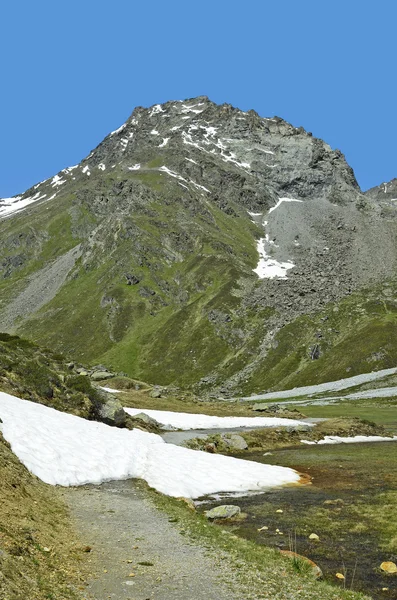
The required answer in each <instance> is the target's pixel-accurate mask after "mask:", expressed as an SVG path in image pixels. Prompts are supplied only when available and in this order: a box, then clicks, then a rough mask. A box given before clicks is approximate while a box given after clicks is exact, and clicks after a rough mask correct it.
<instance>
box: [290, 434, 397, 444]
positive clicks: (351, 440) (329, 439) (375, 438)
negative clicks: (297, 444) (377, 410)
mask: <svg viewBox="0 0 397 600" xmlns="http://www.w3.org/2000/svg"><path fill="white" fill-rule="evenodd" d="M301 442H302V444H310V445H320V446H321V445H323V444H360V443H361V444H362V443H363V442H397V435H394V436H392V437H382V436H380V435H355V436H354V437H340V436H338V435H326V436H325V437H324V438H323V439H322V440H318V441H317V442H313V441H310V440H301Z"/></svg>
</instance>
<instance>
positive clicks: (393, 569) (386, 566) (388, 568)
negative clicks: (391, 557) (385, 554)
mask: <svg viewBox="0 0 397 600" xmlns="http://www.w3.org/2000/svg"><path fill="white" fill-rule="evenodd" d="M380 568H381V569H382V571H383V572H384V573H390V574H394V573H397V565H396V563H394V562H391V561H386V562H383V563H382V564H381V566H380Z"/></svg>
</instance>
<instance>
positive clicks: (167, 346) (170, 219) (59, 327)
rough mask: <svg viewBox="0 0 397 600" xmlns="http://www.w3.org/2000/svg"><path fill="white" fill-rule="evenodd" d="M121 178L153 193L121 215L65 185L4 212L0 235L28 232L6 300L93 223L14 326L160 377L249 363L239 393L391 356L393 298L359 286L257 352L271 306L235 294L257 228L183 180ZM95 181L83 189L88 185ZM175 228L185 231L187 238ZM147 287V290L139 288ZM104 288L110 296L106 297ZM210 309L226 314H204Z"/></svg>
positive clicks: (0, 288) (383, 363)
mask: <svg viewBox="0 0 397 600" xmlns="http://www.w3.org/2000/svg"><path fill="white" fill-rule="evenodd" d="M106 177H107V179H106V180H104V181H102V182H101V184H100V185H101V190H102V189H103V190H105V189H109V186H110V187H111V186H112V185H113V184H114V182H116V181H117V178H118V177H119V174H118V173H116V172H114V173H111V174H109V175H106ZM123 177H124V178H126V177H127V182H130V183H131V185H140V186H141V187H142V186H143V187H144V188H146V189H147V190H150V194H151V195H150V197H149V198H150V199H149V200H148V201H147V203H143V204H141V205H138V207H137V209H136V211H135V212H134V214H133V216H131V215H130V214H121V215H120V216H118V215H117V211H114V212H112V211H110V215H109V211H108V212H107V213H106V212H104V213H103V214H102V215H100V214H99V216H98V214H96V215H94V213H93V211H92V210H91V208H90V203H89V202H85V201H81V200H79V201H76V192H75V190H73V188H70V189H69V191H68V193H67V194H65V195H64V196H62V195H60V197H59V198H58V199H57V201H56V202H52V203H48V204H43V205H41V206H37V207H36V208H35V209H32V210H31V211H30V212H29V224H27V222H26V215H24V213H21V214H20V215H16V216H15V217H13V218H12V219H9V220H6V221H4V222H2V229H3V234H2V238H3V239H4V240H7V239H12V240H14V239H15V238H16V237H18V236H19V234H20V233H22V234H23V235H24V236H25V237H29V236H30V237H32V236H33V238H34V243H32V241H30V246H27V245H26V244H25V245H24V241H23V240H22V241H21V245H22V246H21V251H23V252H25V253H26V254H27V255H28V256H29V259H28V260H27V262H26V263H25V264H24V265H23V266H22V267H21V268H19V269H17V270H15V271H14V273H13V274H12V275H11V276H10V277H7V278H6V279H3V280H2V281H1V282H0V295H1V298H2V303H3V305H5V304H6V303H7V302H8V301H9V300H10V299H11V298H12V297H15V295H16V294H17V293H18V291H20V290H21V289H23V288H24V287H25V285H26V277H29V276H30V275H33V274H34V273H35V272H36V271H37V269H39V268H40V267H42V266H44V265H45V264H46V263H48V261H51V260H53V259H55V258H57V257H59V256H61V255H62V254H64V253H65V252H66V251H67V250H69V249H70V248H72V247H74V246H76V245H77V244H78V243H80V242H83V244H87V239H88V237H89V233H90V232H91V231H92V230H93V229H94V228H96V227H99V229H98V231H97V233H96V234H95V236H94V240H93V241H91V243H92V245H91V249H90V253H89V258H88V257H86V259H85V261H84V262H82V261H81V260H80V261H78V263H77V265H76V267H75V269H74V271H73V273H72V276H71V277H70V278H69V280H68V281H67V282H66V283H65V285H64V286H63V288H62V290H61V291H60V292H59V293H58V295H57V296H56V297H55V298H54V299H53V300H52V301H51V302H50V303H49V304H48V305H46V306H45V307H44V308H43V309H41V310H40V311H39V312H38V313H37V314H36V315H33V316H32V317H31V319H30V320H28V321H27V322H25V323H24V324H22V325H21V327H20V331H21V333H22V334H23V335H24V336H26V337H29V338H31V339H34V340H36V341H38V342H40V343H41V344H45V345H47V346H50V347H52V348H56V349H58V350H59V351H61V352H64V353H65V354H68V355H70V356H74V357H75V358H79V359H80V360H82V361H83V362H85V363H91V364H94V363H98V362H103V363H105V364H107V365H108V366H112V367H113V368H115V369H116V370H123V371H125V372H126V373H127V374H128V375H129V376H131V377H134V378H137V379H142V380H145V381H150V382H151V383H158V384H163V385H166V384H170V383H175V384H177V385H179V386H182V387H188V386H190V385H192V384H194V383H196V382H197V381H198V380H200V379H201V378H202V377H205V376H207V375H209V374H210V373H211V372H213V371H214V369H215V370H216V377H215V379H214V380H213V382H214V381H216V383H218V384H220V383H222V381H224V380H225V379H227V378H228V377H230V376H232V375H234V374H235V373H236V372H238V371H240V370H241V369H243V368H244V367H245V366H246V365H247V364H249V363H250V362H252V361H254V363H255V366H254V368H253V372H252V375H251V376H250V377H249V378H247V379H248V380H247V381H246V382H245V383H243V386H242V390H241V391H242V393H244V394H248V393H251V392H259V391H263V390H265V389H271V388H277V389H283V388H288V387H290V386H296V385H304V384H307V383H319V382H322V381H327V380H333V379H338V378H340V377H344V376H346V375H353V374H356V373H360V372H366V371H371V370H374V369H379V368H385V367H389V366H394V365H395V363H396V359H397V346H396V345H395V344H394V341H393V340H394V339H395V338H396V335H395V334H396V306H395V305H394V303H393V301H386V300H385V301H378V300H376V298H377V297H378V296H379V292H380V290H369V291H368V292H367V291H365V292H362V293H356V294H354V295H352V296H350V297H349V298H347V299H345V300H344V301H343V302H341V303H340V305H339V306H337V307H335V306H330V307H329V309H328V310H326V311H323V312H322V313H321V314H318V315H314V316H313V315H311V316H306V317H302V318H300V319H297V320H296V321H295V322H294V323H292V324H290V325H288V326H285V327H283V328H282V329H281V331H280V332H279V333H278V335H277V338H276V344H274V347H273V348H272V349H271V350H270V352H269V353H268V355H267V356H266V357H264V358H259V352H260V344H261V341H262V340H263V338H264V336H265V334H266V330H267V326H266V323H267V320H268V319H269V317H271V315H272V313H274V311H273V310H272V309H269V308H262V309H259V308H257V309H256V310H255V309H248V308H243V307H242V306H241V304H240V297H241V296H242V295H243V294H246V293H249V289H250V288H251V287H252V286H255V285H256V280H255V278H252V277H251V269H252V268H253V266H254V265H255V264H256V261H257V254H256V250H255V245H254V243H253V241H254V237H255V235H257V234H258V233H259V232H258V231H257V228H256V226H255V225H253V224H252V223H251V221H250V220H249V218H248V217H247V215H245V214H244V215H243V214H242V213H241V208H239V207H237V206H233V208H234V210H235V211H236V213H238V214H240V218H236V217H235V216H233V215H228V214H226V213H225V212H223V211H222V210H220V209H218V208H217V207H216V206H215V205H213V204H210V203H208V202H207V201H206V200H205V199H202V198H201V197H200V196H198V198H197V199H196V200H195V201H194V202H193V203H192V204H191V205H188V206H186V205H185V204H184V198H183V192H182V191H181V188H180V187H179V186H178V185H177V183H176V182H175V180H172V179H171V181H170V178H169V177H167V176H166V175H165V174H159V173H151V172H148V173H135V174H134V173H131V174H129V175H125V174H123ZM91 179H92V181H91V180H90V181H89V182H88V183H87V184H86V187H87V190H88V191H90V190H91V192H93V191H95V185H96V184H95V180H94V179H93V178H91ZM197 206H198V207H199V211H198V213H195V212H194V211H195V210H196V208H197ZM192 207H193V208H192ZM189 211H193V213H192V214H190V212H189ZM127 212H128V211H127ZM99 213H100V211H99ZM129 228H133V231H134V232H136V231H138V232H139V234H138V237H137V238H136V237H134V236H135V233H134V236H133V237H131V236H129V234H128V231H129ZM134 228H135V229H134ZM181 232H182V233H186V235H187V241H186V242H185V244H182V246H181V245H180V240H179V236H180V234H181ZM18 243H19V242H18ZM137 248H138V249H137ZM138 250H139V251H138ZM3 254H4V256H5V257H7V256H12V255H13V254H15V248H14V244H12V243H11V244H8V245H7V244H5V246H3V248H2V255H3ZM142 257H143V260H142ZM126 272H131V273H138V274H139V276H140V278H141V281H140V283H139V284H138V285H134V286H127V285H126V281H125V278H124V273H126ZM142 288H144V289H146V290H149V292H148V293H146V295H145V293H143V292H144V291H145V290H143V289H142ZM391 289H392V290H393V292H394V291H395V290H394V288H393V287H392V288H391ZM104 298H111V299H112V300H111V304H109V303H107V302H104ZM213 310H215V311H221V312H223V313H225V314H228V315H230V316H231V320H230V321H225V322H214V321H211V320H210V319H209V318H208V314H209V311H213ZM325 318H326V319H327V320H322V319H325ZM319 330H321V335H322V337H321V338H320V339H318V338H317V337H316V333H317V332H318V331H319ZM317 342H319V343H320V346H321V352H322V354H321V357H320V359H319V360H316V361H311V360H310V358H309V348H310V346H312V345H313V344H314V343H317ZM213 382H212V383H213Z"/></svg>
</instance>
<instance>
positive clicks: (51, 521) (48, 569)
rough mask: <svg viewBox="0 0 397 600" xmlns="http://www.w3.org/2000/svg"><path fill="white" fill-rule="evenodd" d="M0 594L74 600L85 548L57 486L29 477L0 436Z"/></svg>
mask: <svg viewBox="0 0 397 600" xmlns="http://www.w3.org/2000/svg"><path fill="white" fill-rule="evenodd" d="M0 492H1V502H0V597H1V598H3V599H4V600H20V599H22V598H28V599H29V600H44V599H49V600H51V599H53V600H55V599H56V600H66V599H68V600H74V599H75V600H77V598H81V597H82V596H81V593H80V592H79V588H81V587H83V588H84V586H83V585H82V584H83V581H82V573H81V569H82V566H83V556H84V554H83V549H82V548H81V547H80V546H79V545H78V543H77V541H76V537H75V534H74V532H73V531H72V529H71V526H70V522H69V516H68V513H67V509H66V507H65V506H64V505H63V503H62V502H61V500H60V499H59V497H58V494H57V491H56V490H55V488H52V487H51V486H48V485H46V484H44V483H42V482H41V481H39V480H38V479H37V478H35V477H33V476H32V475H31V474H30V473H29V472H28V471H27V469H25V467H24V466H23V465H22V464H21V463H20V462H19V461H18V459H17V458H16V456H15V455H14V454H13V453H12V452H11V449H10V447H9V445H8V444H7V443H6V442H5V441H4V439H3V437H2V436H1V434H0Z"/></svg>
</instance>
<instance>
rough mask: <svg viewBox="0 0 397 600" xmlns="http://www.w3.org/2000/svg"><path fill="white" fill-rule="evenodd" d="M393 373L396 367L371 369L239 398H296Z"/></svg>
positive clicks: (361, 382) (351, 385) (334, 390)
mask: <svg viewBox="0 0 397 600" xmlns="http://www.w3.org/2000/svg"><path fill="white" fill-rule="evenodd" d="M394 373H397V367H393V368H392V369H383V370H381V371H372V372H371V373H363V374H362V375H355V376H354V377H346V378H344V379H338V381H328V382H326V383H319V384H318V385H307V386H305V387H297V388H292V389H291V390H284V391H282V392H269V393H267V394H256V395H253V396H245V397H243V398H241V400H281V399H283V398H297V397H298V396H310V395H313V394H321V393H323V392H337V391H339V390H344V389H347V388H349V387H355V386H356V385H361V384H363V383H368V382H370V381H376V380H377V379H382V378H383V377H387V376H388V375H393V374H394ZM379 391H380V390H379ZM359 393H361V392H359ZM367 393H368V392H367ZM363 397H364V396H363ZM365 397H368V396H365Z"/></svg>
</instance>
